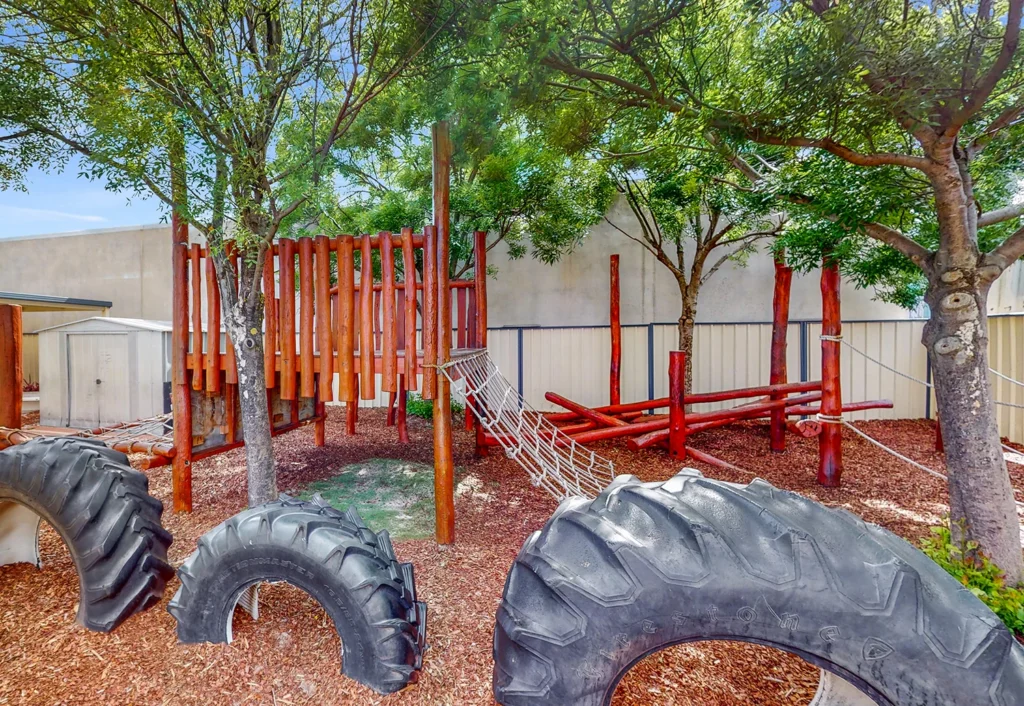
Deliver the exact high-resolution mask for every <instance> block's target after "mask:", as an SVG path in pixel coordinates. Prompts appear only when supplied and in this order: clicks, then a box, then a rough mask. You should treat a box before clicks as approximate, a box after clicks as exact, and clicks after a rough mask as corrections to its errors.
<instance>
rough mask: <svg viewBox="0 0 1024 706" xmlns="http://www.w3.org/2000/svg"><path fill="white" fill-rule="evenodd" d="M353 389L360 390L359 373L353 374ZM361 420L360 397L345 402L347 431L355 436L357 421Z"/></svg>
mask: <svg viewBox="0 0 1024 706" xmlns="http://www.w3.org/2000/svg"><path fill="white" fill-rule="evenodd" d="M352 389H353V390H354V391H355V392H356V393H358V392H359V373H355V374H354V375H353V376H352ZM358 421H359V399H358V397H356V398H355V399H352V400H350V401H348V402H346V403H345V433H346V434H347V435H349V436H355V433H356V422H358Z"/></svg>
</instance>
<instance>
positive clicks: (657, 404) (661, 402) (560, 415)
mask: <svg viewBox="0 0 1024 706" xmlns="http://www.w3.org/2000/svg"><path fill="white" fill-rule="evenodd" d="M819 389H821V382H820V381H818V380H811V381H808V382H789V383H786V384H784V385H765V386H763V387H744V388H739V389H736V390H722V391H720V392H697V393H691V394H689V395H687V396H686V404H688V405H693V404H701V403H704V402H726V401H728V400H739V399H745V398H747V397H761V396H764V395H770V394H772V393H774V392H789V393H795V392H811V391H813V390H819ZM661 407H668V397H661V398H659V399H656V400H641V401H640V402H626V403H624V404H617V405H605V406H603V407H595V408H594V411H595V412H604V413H606V414H614V415H618V414H621V413H622V412H641V411H645V410H649V409H658V408H661ZM545 416H546V417H547V419H548V420H549V421H552V422H570V421H572V420H574V419H578V418H579V415H578V414H575V413H573V412H556V413H554V414H546V415H545Z"/></svg>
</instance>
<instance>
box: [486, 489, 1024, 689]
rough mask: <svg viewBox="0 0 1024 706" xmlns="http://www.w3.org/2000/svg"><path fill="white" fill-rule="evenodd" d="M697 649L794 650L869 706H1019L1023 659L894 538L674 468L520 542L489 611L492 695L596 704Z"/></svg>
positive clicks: (941, 576) (567, 511) (991, 618)
mask: <svg viewBox="0 0 1024 706" xmlns="http://www.w3.org/2000/svg"><path fill="white" fill-rule="evenodd" d="M697 640H735V641H742V642H750V643H757V644H761V645H768V646H771V647H775V648H779V649H782V650H785V651H787V652H791V653H794V654H796V655H798V656H800V657H802V658H804V659H805V660H807V661H809V662H811V663H813V664H816V665H818V666H819V667H821V668H822V669H825V670H828V671H830V672H832V673H834V674H837V675H838V676H840V677H842V678H843V679H845V680H846V681H848V682H849V683H851V684H853V685H854V686H856V687H857V688H859V689H860V690H861V692H862V693H864V694H866V695H867V696H868V697H870V698H871V699H873V700H874V701H875V702H876V703H879V704H929V705H932V704H998V705H999V706H1010V705H1011V704H1024V649H1022V648H1021V646H1020V645H1019V644H1017V642H1016V641H1015V640H1014V638H1013V636H1012V635H1011V634H1010V631H1009V630H1008V629H1007V628H1006V627H1005V626H1004V625H1003V624H1002V623H1001V622H1000V621H999V619H998V618H997V617H996V616H995V615H994V614H993V613H992V612H991V611H990V610H989V609H988V608H987V607H985V606H984V605H983V604H982V603H981V601H979V600H978V599H977V598H976V597H975V596H973V595H972V594H971V593H970V592H968V591H967V590H965V589H964V588H963V586H961V585H960V584H958V583H957V582H956V581H955V580H954V579H953V578H951V577H950V576H949V575H948V574H946V573H945V572H944V571H943V570H942V569H941V568H939V567H938V566H937V565H936V564H935V563H933V562H932V561H931V560H929V559H928V558H927V557H926V556H925V555H924V554H922V553H921V552H919V551H918V550H917V549H915V548H914V547H912V546H911V545H910V544H908V543H906V542H905V541H903V540H902V539H900V538H898V537H896V536H895V535H893V534H891V533H889V532H887V531H885V530H883V529H881V528H879V527H876V526H874V525H869V524H867V523H865V522H864V521H862V520H861V519H859V518H857V517H856V516H854V515H852V514H850V513H848V512H846V511H843V510H830V509H828V508H825V507H824V506H822V505H820V504H818V503H815V502H812V501H810V500H807V499H806V498H803V497H801V496H799V495H797V494H795V493H791V492H786V491H782V490H778V489H776V488H774V487H772V486H771V485H769V484H768V483H766V482H764V481H762V480H755V481H754V482H752V483H750V484H749V485H747V486H745V487H744V486H739V485H734V484H729V483H723V482H719V481H714V480H710V479H706V478H703V477H702V476H701V475H700V474H699V473H698V472H697V471H691V470H689V469H687V470H684V471H683V472H682V473H680V474H678V475H677V476H675V477H674V478H672V479H671V480H668V481H665V482H663V483H641V482H639V481H638V480H637V479H636V478H634V477H632V476H620V477H618V478H617V479H616V480H615V481H614V482H613V483H612V484H611V485H610V486H608V488H607V489H605V491H604V492H603V493H601V495H600V496H599V497H598V498H597V499H596V500H592V501H591V500H586V499H570V500H567V501H565V502H563V503H562V504H561V506H560V507H559V509H558V510H557V512H556V513H555V515H554V516H553V517H552V518H551V520H549V521H548V523H547V524H546V525H545V526H544V529H542V530H541V531H540V532H537V533H534V534H533V535H532V536H531V537H530V538H529V539H528V540H527V541H526V544H525V545H524V546H523V548H522V550H521V551H520V553H519V556H518V557H517V558H516V561H515V564H514V566H513V568H512V570H511V572H510V573H509V576H508V580H507V582H506V584H505V592H504V596H503V599H502V602H501V606H500V608H499V610H498V618H497V625H496V627H495V634H494V659H495V669H494V694H495V698H496V699H497V700H498V701H499V702H500V703H502V704H504V705H505V706H513V705H518V704H530V705H531V706H540V705H544V704H558V705H559V706H567V705H570V704H573V705H590V704H595V705H596V704H607V703H609V701H610V700H611V696H612V694H613V692H614V691H615V687H616V684H617V683H618V681H619V680H620V679H621V678H622V676H623V675H624V674H625V673H626V672H627V671H628V670H629V668H630V667H632V666H633V665H634V664H635V663H636V662H637V661H639V660H640V659H642V658H643V657H645V656H646V655H648V654H651V653H652V652H655V651H657V650H660V649H662V648H664V647H668V646H670V645H675V644H679V643H684V642H691V641H697Z"/></svg>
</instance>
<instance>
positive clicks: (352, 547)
mask: <svg viewBox="0 0 1024 706" xmlns="http://www.w3.org/2000/svg"><path fill="white" fill-rule="evenodd" d="M178 578H180V579H181V588H180V589H179V590H178V592H177V593H176V594H175V596H174V598H173V599H172V600H171V603H170V605H169V606H168V610H169V611H170V613H171V615H173V616H174V618H175V619H176V620H177V621H178V639H179V640H181V641H182V642H229V641H230V635H231V621H232V616H233V614H234V609H235V606H236V605H237V604H238V602H239V598H240V597H241V596H242V594H243V592H244V591H246V589H248V588H249V587H251V586H254V585H257V584H259V583H261V582H264V581H271V582H273V581H285V582H287V583H290V584H292V585H294V586H297V587H299V588H301V589H302V590H304V591H305V592H306V593H308V594H309V595H310V596H312V597H313V598H314V599H316V600H317V601H318V602H319V603H320V605H321V606H322V607H323V609H324V610H325V611H326V612H327V614H328V615H329V616H330V617H331V619H332V620H333V621H334V627H335V629H336V630H337V631H338V635H339V636H340V637H341V649H342V672H343V673H344V674H345V675H346V676H348V677H350V678H352V679H355V680H356V681H358V682H360V683H362V684H365V685H367V686H369V687H370V688H372V689H374V690H375V691H377V692H379V693H385V694H386V693H392V692H395V691H399V690H400V689H402V688H403V687H404V686H405V685H406V684H408V683H409V682H410V681H415V679H416V677H417V675H418V672H417V670H419V668H420V666H421V665H422V659H423V650H424V648H425V639H426V610H427V609H426V605H425V604H424V603H421V602H418V601H417V600H416V585H415V582H414V580H413V571H412V564H400V563H398V561H397V559H396V558H395V550H394V548H393V547H392V545H391V539H390V538H389V536H388V533H387V531H382V532H380V533H379V534H375V533H374V532H372V531H371V530H369V529H368V528H367V527H366V524H365V523H364V522H363V521H362V519H361V518H360V517H359V515H358V514H357V513H356V511H355V509H354V508H351V509H349V510H348V512H344V513H343V512H340V511H338V510H336V509H335V508H333V507H331V506H330V505H328V504H327V503H326V502H324V501H323V499H321V498H320V497H319V496H317V497H314V499H313V502H303V501H300V500H295V499H292V498H290V497H288V496H286V495H282V496H281V499H280V500H277V501H275V502H270V503H266V504H264V505H259V506H257V507H254V508H250V509H248V510H244V511H242V512H240V513H239V514H237V515H235V516H234V517H232V518H230V519H228V520H227V521H225V522H223V523H222V524H220V525H218V526H217V527H215V528H214V529H212V530H210V531H209V532H208V533H206V534H205V535H203V536H202V537H201V538H200V539H199V546H198V549H197V550H196V552H195V553H194V554H192V556H190V557H189V558H188V560H187V561H186V562H185V563H184V564H183V565H182V567H181V568H180V569H179V570H178Z"/></svg>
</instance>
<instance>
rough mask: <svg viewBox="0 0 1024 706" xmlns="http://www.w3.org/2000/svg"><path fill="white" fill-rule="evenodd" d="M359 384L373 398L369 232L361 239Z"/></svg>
mask: <svg viewBox="0 0 1024 706" xmlns="http://www.w3.org/2000/svg"><path fill="white" fill-rule="evenodd" d="M359 253H360V255H359V256H360V259H361V263H360V273H359V384H360V386H361V389H360V394H361V396H362V398H363V399H364V400H372V399H373V398H374V396H375V394H376V393H375V392H374V389H375V388H376V385H375V381H374V374H375V373H374V365H373V354H374V345H373V328H374V327H373V250H371V248H370V236H369V234H365V233H364V234H363V237H362V239H361V240H360V241H359Z"/></svg>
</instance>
